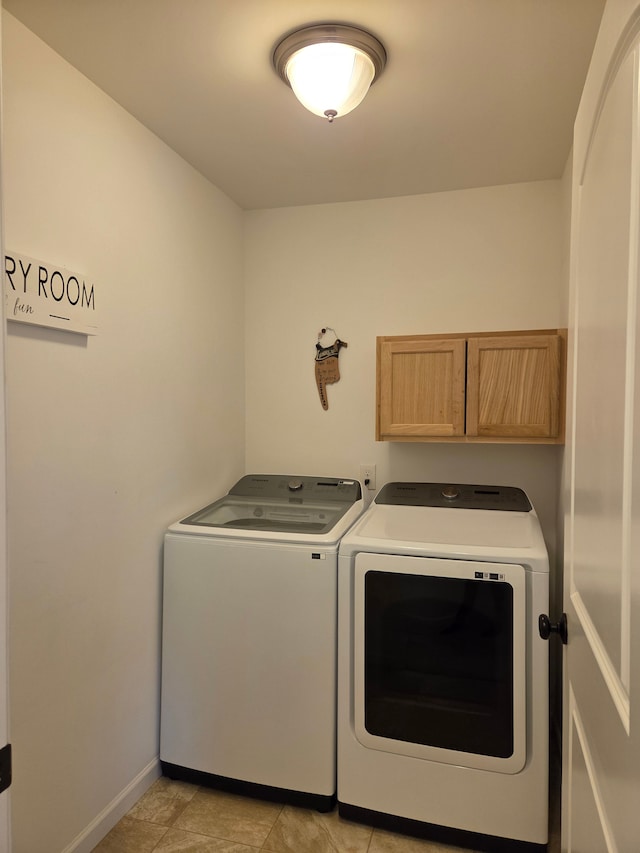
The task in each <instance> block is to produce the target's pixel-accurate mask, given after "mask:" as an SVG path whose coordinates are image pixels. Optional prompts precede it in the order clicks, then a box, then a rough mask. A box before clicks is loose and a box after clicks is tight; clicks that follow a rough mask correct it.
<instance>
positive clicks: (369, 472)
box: [360, 465, 376, 491]
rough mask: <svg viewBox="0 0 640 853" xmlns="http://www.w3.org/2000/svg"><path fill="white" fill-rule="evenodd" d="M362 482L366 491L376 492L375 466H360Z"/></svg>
mask: <svg viewBox="0 0 640 853" xmlns="http://www.w3.org/2000/svg"><path fill="white" fill-rule="evenodd" d="M360 482H361V483H362V484H363V485H364V487H365V488H366V489H372V490H373V491H375V488H376V466H375V465H361V466H360Z"/></svg>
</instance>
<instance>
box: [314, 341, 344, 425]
mask: <svg viewBox="0 0 640 853" xmlns="http://www.w3.org/2000/svg"><path fill="white" fill-rule="evenodd" d="M328 332H331V333H333V335H334V337H335V340H334V342H333V343H332V344H330V345H329V346H323V345H322V344H321V343H320V342H321V341H322V339H323V338H324V336H325V335H326V334H327V333H328ZM346 346H347V342H346V341H341V340H340V338H339V337H338V335H337V333H336V331H335V329H332V328H331V327H330V326H326V327H325V328H324V329H321V330H320V331H319V332H318V342H317V343H316V385H317V386H318V394H319V395H320V403H321V404H322V408H323V409H325V410H326V409H328V408H329V401H328V400H327V385H333V384H334V383H335V382H339V381H340V368H339V366H338V355H339V353H340V350H341V349H342V347H346Z"/></svg>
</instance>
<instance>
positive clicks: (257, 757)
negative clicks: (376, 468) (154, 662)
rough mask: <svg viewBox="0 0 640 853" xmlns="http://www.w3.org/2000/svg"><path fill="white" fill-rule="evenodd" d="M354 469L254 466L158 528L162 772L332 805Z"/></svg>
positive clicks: (359, 506) (358, 500)
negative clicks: (323, 472) (288, 472)
mask: <svg viewBox="0 0 640 853" xmlns="http://www.w3.org/2000/svg"><path fill="white" fill-rule="evenodd" d="M362 510H363V500H362V491H361V486H360V484H359V483H358V482H357V481H354V480H342V479H332V478H321V477H290V476H282V475H248V476H246V477H243V478H242V479H241V480H240V481H239V482H238V483H237V484H236V485H235V486H234V487H233V488H232V489H231V490H230V492H229V494H228V495H226V496H225V497H224V498H222V499H220V500H218V501H216V502H215V503H213V504H211V505H210V506H207V507H205V508H204V509H202V510H200V511H198V512H196V513H194V514H193V515H191V516H189V517H188V518H185V519H183V520H182V521H179V522H176V523H175V524H173V525H172V526H171V527H170V528H169V530H168V532H167V533H166V535H165V544H164V602H163V638H162V697H161V733H160V759H161V764H162V768H163V772H164V773H165V775H167V776H170V777H172V778H178V779H184V780H187V781H192V782H195V783H197V784H204V785H211V786H216V787H222V788H226V789H227V790H232V791H237V792H242V793H248V794H255V795H258V796H261V797H264V798H270V799H278V800H282V801H288V802H293V803H296V804H300V805H308V806H313V807H315V808H317V809H320V810H326V809H329V808H331V807H332V806H333V804H334V803H335V791H336V720H335V708H336V657H337V650H336V641H337V637H336V634H337V589H336V587H337V562H338V543H339V541H340V538H341V536H342V535H343V534H344V533H345V531H346V530H347V529H348V528H349V527H350V526H351V525H352V524H353V522H354V521H355V520H356V519H357V518H358V516H359V515H360V513H361V512H362Z"/></svg>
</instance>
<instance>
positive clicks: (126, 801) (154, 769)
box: [62, 757, 161, 853]
mask: <svg viewBox="0 0 640 853" xmlns="http://www.w3.org/2000/svg"><path fill="white" fill-rule="evenodd" d="M160 775H161V772H160V758H159V757H158V758H154V759H153V761H151V762H150V763H149V764H148V765H147V766H146V767H145V768H144V770H142V771H141V772H140V773H138V775H137V776H136V777H135V779H133V780H132V781H131V782H130V783H129V784H128V785H127V786H126V788H124V789H123V790H122V791H120V793H119V794H118V795H117V797H114V799H113V800H111V802H110V803H109V805H107V806H106V807H105V808H104V809H103V810H102V811H101V812H100V814H99V815H98V816H97V817H96V818H95V819H94V820H92V821H91V823H90V824H89V826H87V827H86V828H85V829H83V831H82V832H81V833H80V835H78V836H76V838H74V839H73V841H72V842H71V844H69V845H68V846H67V847H65V848H64V850H63V851H62V853H91V851H92V850H93V848H94V847H95V846H96V845H97V844H98V843H99V842H100V841H102V839H103V838H104V837H105V835H106V834H107V833H108V832H109V831H110V830H111V829H113V827H114V826H115V825H116V824H117V823H118V821H119V820H120V818H121V817H124V815H126V813H127V812H128V811H129V809H130V808H131V807H132V806H133V805H135V803H136V802H137V801H138V800H139V799H140V797H141V796H142V795H143V794H144V792H145V791H146V790H147V789H148V788H149V787H151V785H153V783H154V782H155V781H156V779H157V778H158V777H159V776H160Z"/></svg>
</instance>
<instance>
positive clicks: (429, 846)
mask: <svg viewBox="0 0 640 853" xmlns="http://www.w3.org/2000/svg"><path fill="white" fill-rule="evenodd" d="M368 853H473V851H469V850H467V849H465V850H462V849H461V848H460V847H450V846H448V845H446V844H438V843H437V842H436V841H424V840H423V839H421V838H410V837H409V836H407V835H399V834H396V833H395V832H385V831H383V830H382V829H374V831H373V837H372V838H371V844H370V845H369V850H368Z"/></svg>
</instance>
